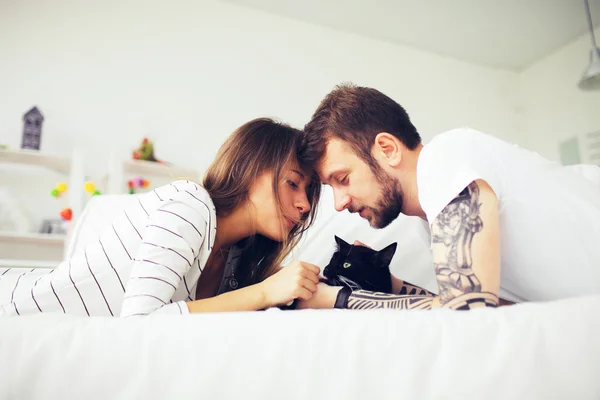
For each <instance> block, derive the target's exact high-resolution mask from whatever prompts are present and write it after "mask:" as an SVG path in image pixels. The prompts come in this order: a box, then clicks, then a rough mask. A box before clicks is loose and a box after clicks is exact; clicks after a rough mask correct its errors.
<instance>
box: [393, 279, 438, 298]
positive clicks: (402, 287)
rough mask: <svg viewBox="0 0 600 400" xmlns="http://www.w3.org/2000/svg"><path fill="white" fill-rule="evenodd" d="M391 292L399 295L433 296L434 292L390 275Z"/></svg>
mask: <svg viewBox="0 0 600 400" xmlns="http://www.w3.org/2000/svg"><path fill="white" fill-rule="evenodd" d="M392 293H394V294H400V295H413V296H435V293H431V292H430V291H429V290H427V289H423V288H422V287H419V286H416V285H413V284H412V283H409V282H407V281H403V280H402V279H398V278H396V277H395V276H394V275H392Z"/></svg>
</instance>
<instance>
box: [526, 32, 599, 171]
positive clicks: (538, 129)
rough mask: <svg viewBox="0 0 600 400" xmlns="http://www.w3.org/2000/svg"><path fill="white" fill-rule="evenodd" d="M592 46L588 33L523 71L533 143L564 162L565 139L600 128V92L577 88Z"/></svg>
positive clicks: (528, 129)
mask: <svg viewBox="0 0 600 400" xmlns="http://www.w3.org/2000/svg"><path fill="white" fill-rule="evenodd" d="M596 38H597V39H600V29H597V30H596ZM590 49H591V41H590V36H589V34H585V35H583V36H581V37H579V38H578V39H577V40H575V41H573V42H572V43H570V44H568V45H567V46H565V47H562V48H560V49H559V50H557V51H555V52H554V53H552V54H550V55H549V56H547V57H546V58H544V59H542V60H540V61H538V62H537V63H535V64H534V65H532V66H531V67H529V68H527V69H526V70H525V71H523V72H522V73H521V74H519V81H520V85H521V90H522V98H521V105H522V115H523V124H524V127H525V131H526V133H527V136H528V138H529V145H530V147H531V148H532V149H533V150H535V151H537V152H538V153H540V154H541V155H542V156H544V157H547V158H550V159H552V160H555V161H560V158H559V147H558V146H559V144H560V142H561V141H563V140H565V139H569V138H571V137H573V136H579V135H585V134H587V133H589V132H594V131H597V130H599V129H600V92H598V91H596V92H584V91H581V90H579V88H577V83H578V82H579V79H580V78H581V76H582V75H583V72H584V70H585V68H586V67H587V66H588V63H589V53H590ZM582 156H584V154H582ZM582 161H584V160H582Z"/></svg>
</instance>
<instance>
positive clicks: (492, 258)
mask: <svg viewBox="0 0 600 400" xmlns="http://www.w3.org/2000/svg"><path fill="white" fill-rule="evenodd" d="M431 236H432V244H433V264H434V268H435V273H436V278H437V282H438V288H439V306H440V307H445V308H453V309H460V310H463V309H471V308H475V307H497V306H498V292H499V290H500V224H499V217H498V199H497V198H496V195H495V193H494V192H493V190H492V188H491V187H490V186H489V185H488V184H487V183H486V182H484V181H482V180H477V181H475V182H472V183H471V184H470V185H469V186H467V187H466V188H465V189H464V190H463V191H462V192H461V193H460V194H459V195H458V196H457V197H456V198H455V199H454V200H452V202H450V204H448V205H447V206H446V207H445V208H444V210H443V211H442V212H441V213H440V215H439V216H438V217H437V218H436V220H435V221H434V222H433V224H432V226H431Z"/></svg>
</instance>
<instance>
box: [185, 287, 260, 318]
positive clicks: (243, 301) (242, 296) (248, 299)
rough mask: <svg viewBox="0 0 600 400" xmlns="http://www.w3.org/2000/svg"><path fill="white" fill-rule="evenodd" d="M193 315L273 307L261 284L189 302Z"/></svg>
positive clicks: (189, 308)
mask: <svg viewBox="0 0 600 400" xmlns="http://www.w3.org/2000/svg"><path fill="white" fill-rule="evenodd" d="M186 304H187V306H188V310H189V312H191V313H201V312H223V311H255V310H262V309H264V308H268V307H271V306H272V304H269V302H268V300H267V296H265V292H264V289H263V288H262V287H261V284H260V283H257V284H255V285H252V286H248V287H245V288H242V289H238V290H234V291H232V292H227V293H223V294H220V295H218V296H215V297H209V298H207V299H201V300H195V301H188V302H187V303H186Z"/></svg>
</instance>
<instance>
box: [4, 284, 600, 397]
mask: <svg viewBox="0 0 600 400" xmlns="http://www.w3.org/2000/svg"><path fill="white" fill-rule="evenodd" d="M0 376H1V377H2V378H1V380H2V383H1V384H0V398H2V399H49V398H53V399H67V398H71V399H73V398H77V399H133V398H148V399H175V398H198V399H211V400H212V399H226V398H239V399H245V400H247V399H309V398H310V399H312V398H315V399H316V398H324V399H354V398H356V399H359V398H369V399H394V400H396V399H399V398H419V399H423V398H444V399H469V398H476V399H482V398H485V399H525V398H527V399H532V398H540V399H554V398H572V399H597V398H600V296H593V297H582V298H576V299H569V300H562V301H555V302H551V303H543V304H542V303H539V304H527V305H517V306H513V307H504V308H500V309H496V310H494V309H486V310H475V311H470V312H454V311H449V310H435V311H408V312H406V311H393V310H380V311H339V310H327V311H317V310H307V311H288V312H282V311H267V312H248V313H225V314H206V315H184V316H170V315H164V316H161V315H156V316H151V317H142V318H131V319H127V320H123V319H116V318H115V319H112V318H99V317H98V318H84V317H72V316H66V315H50V314H45V315H44V314H42V315H35V316H28V317H16V318H0Z"/></svg>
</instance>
